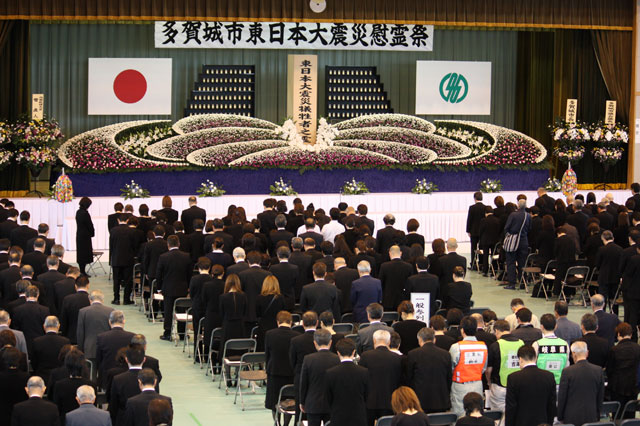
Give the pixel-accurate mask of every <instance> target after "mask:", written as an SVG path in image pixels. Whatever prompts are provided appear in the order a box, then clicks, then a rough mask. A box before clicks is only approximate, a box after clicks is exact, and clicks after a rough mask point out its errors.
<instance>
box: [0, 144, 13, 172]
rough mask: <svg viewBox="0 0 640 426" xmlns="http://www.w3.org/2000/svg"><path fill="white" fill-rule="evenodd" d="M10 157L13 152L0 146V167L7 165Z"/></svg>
mask: <svg viewBox="0 0 640 426" xmlns="http://www.w3.org/2000/svg"><path fill="white" fill-rule="evenodd" d="M11 158H13V153H12V152H11V151H8V150H6V149H1V148H0V168H4V167H6V166H8V165H9V163H10V162H11Z"/></svg>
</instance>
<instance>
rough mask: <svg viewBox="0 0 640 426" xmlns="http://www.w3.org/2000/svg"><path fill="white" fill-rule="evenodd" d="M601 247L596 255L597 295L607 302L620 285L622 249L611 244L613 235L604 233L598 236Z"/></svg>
mask: <svg viewBox="0 0 640 426" xmlns="http://www.w3.org/2000/svg"><path fill="white" fill-rule="evenodd" d="M600 238H601V239H602V244H603V246H601V247H599V248H598V252H597V253H596V267H597V268H598V294H601V295H603V296H604V297H605V298H606V299H607V300H610V299H612V298H613V297H614V296H615V293H616V290H617V289H618V286H619V285H620V272H621V271H620V268H619V266H618V264H619V262H620V258H621V257H622V247H620V246H619V245H618V244H616V243H614V242H613V233H612V232H611V231H604V232H603V233H602V235H601V236H600Z"/></svg>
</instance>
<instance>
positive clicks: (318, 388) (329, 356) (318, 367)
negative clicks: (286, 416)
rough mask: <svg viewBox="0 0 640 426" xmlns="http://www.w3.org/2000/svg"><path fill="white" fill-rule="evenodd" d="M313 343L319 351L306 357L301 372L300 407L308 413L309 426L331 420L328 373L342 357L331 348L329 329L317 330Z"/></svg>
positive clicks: (315, 425)
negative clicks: (327, 383) (326, 380)
mask: <svg viewBox="0 0 640 426" xmlns="http://www.w3.org/2000/svg"><path fill="white" fill-rule="evenodd" d="M313 343H314V346H315V348H316V350H317V352H316V353H312V354H309V355H307V356H305V357H304V361H303V362H302V370H301V372H300V409H301V410H302V412H304V413H306V414H307V420H308V423H309V426H320V424H321V423H322V422H324V423H326V422H327V421H328V420H329V413H330V406H329V404H328V402H327V392H325V389H326V383H325V378H326V373H327V370H328V369H329V368H331V367H334V366H336V365H338V364H340V358H338V355H336V354H334V353H332V352H331V351H330V350H329V348H330V346H331V333H329V332H328V331H327V330H316V331H315V332H314V334H313Z"/></svg>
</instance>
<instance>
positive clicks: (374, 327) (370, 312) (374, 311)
mask: <svg viewBox="0 0 640 426" xmlns="http://www.w3.org/2000/svg"><path fill="white" fill-rule="evenodd" d="M383 313H384V310H383V309H382V305H381V304H379V303H372V304H370V305H369V306H367V319H368V320H369V326H368V327H365V328H361V329H360V330H358V338H357V339H356V340H357V345H356V346H357V348H358V353H360V354H361V353H364V352H365V351H368V350H371V349H373V333H375V332H376V331H378V330H385V331H388V332H389V333H391V332H392V331H393V328H391V327H389V326H388V325H387V324H385V323H383V322H381V320H382V314H383Z"/></svg>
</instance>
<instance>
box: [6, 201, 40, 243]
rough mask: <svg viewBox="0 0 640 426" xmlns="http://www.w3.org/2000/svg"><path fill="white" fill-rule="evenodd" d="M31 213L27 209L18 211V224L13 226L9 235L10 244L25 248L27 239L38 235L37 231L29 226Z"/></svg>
mask: <svg viewBox="0 0 640 426" xmlns="http://www.w3.org/2000/svg"><path fill="white" fill-rule="evenodd" d="M29 220H31V214H30V213H29V212H28V211H27V210H23V211H21V212H20V225H19V226H17V227H16V228H14V229H13V230H12V231H11V234H10V235H9V239H10V240H11V245H12V246H18V247H20V248H21V249H22V250H26V249H27V241H29V240H30V239H31V238H34V237H37V236H38V231H36V230H35V229H33V228H31V227H30V226H29Z"/></svg>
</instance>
